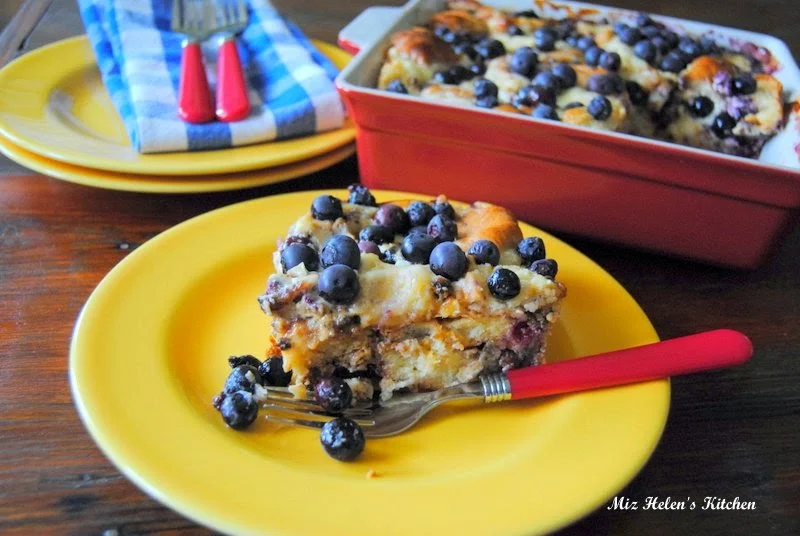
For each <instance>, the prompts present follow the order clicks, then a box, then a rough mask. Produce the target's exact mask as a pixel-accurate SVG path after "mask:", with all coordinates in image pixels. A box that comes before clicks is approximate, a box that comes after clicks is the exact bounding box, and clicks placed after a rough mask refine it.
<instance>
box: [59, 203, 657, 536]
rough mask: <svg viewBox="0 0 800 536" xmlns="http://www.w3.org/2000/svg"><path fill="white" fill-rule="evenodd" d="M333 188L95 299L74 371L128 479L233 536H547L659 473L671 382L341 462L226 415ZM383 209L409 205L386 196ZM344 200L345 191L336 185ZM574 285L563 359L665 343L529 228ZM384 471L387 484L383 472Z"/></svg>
mask: <svg viewBox="0 0 800 536" xmlns="http://www.w3.org/2000/svg"><path fill="white" fill-rule="evenodd" d="M318 193H319V192H301V193H294V194H288V195H282V196H275V197H267V198H262V199H256V200H253V201H248V202H244V203H240V204H237V205H232V206H229V207H225V208H222V209H219V210H216V211H213V212H210V213H208V214H204V215H202V216H199V217H197V218H194V219H192V220H190V221H187V222H185V223H183V224H181V225H178V226H176V227H175V228H173V229H171V230H169V231H167V232H164V233H162V234H161V235H159V236H157V237H156V238H154V239H152V240H151V241H149V242H148V243H146V244H144V245H143V246H141V247H140V248H139V249H138V250H137V251H134V252H133V253H132V254H131V255H129V256H128V257H127V258H126V259H125V260H123V261H122V262H121V263H120V264H119V265H118V266H116V267H115V268H114V269H113V270H112V271H111V272H110V273H109V274H108V275H107V276H106V277H105V278H104V279H103V281H102V282H101V283H100V285H99V286H98V287H97V289H96V290H95V291H94V292H93V294H92V295H91V297H90V298H89V300H88V302H87V303H86V305H85V307H84V309H83V311H82V313H81V315H80V317H79V319H78V322H77V324H76V326H75V332H74V336H73V339H72V345H71V349H70V378H71V383H72V391H73V395H74V398H75V402H76V405H77V407H78V411H79V412H80V414H81V417H82V418H83V420H84V423H85V424H86V426H87V428H88V430H89V432H90V433H91V434H92V436H93V437H94V439H95V441H97V443H98V445H99V446H100V447H101V449H102V450H103V451H104V452H105V453H106V455H107V456H108V457H109V458H110V459H111V460H112V461H113V462H114V463H115V464H116V465H117V466H118V467H119V469H120V470H121V471H122V472H123V473H124V474H125V475H127V476H128V477H129V478H130V479H131V480H133V481H134V482H135V483H136V484H137V485H138V486H140V487H141V488H142V489H144V490H145V491H146V492H147V493H149V494H150V495H152V496H153V497H155V498H156V499H158V500H159V501H161V502H163V503H165V504H166V505H168V506H170V507H172V508H174V509H175V510H177V511H179V512H181V513H182V514H184V515H185V516H187V517H189V518H191V519H194V520H195V521H198V522H200V523H203V524H205V525H208V526H210V527H213V528H214V529H217V530H220V531H223V532H225V533H230V534H326V535H338V534H343V535H351V534H368V533H375V534H385V535H395V534H396V535H402V536H408V535H409V534H459V535H473V534H491V535H502V534H526V535H529V534H534V533H542V532H547V531H551V530H554V529H556V528H558V527H562V526H564V525H566V524H567V523H569V522H571V521H574V520H575V519H577V518H579V517H581V516H583V515H584V514H587V513H589V512H590V511H592V510H594V509H595V508H597V507H599V506H600V505H602V504H603V503H604V502H605V501H607V500H608V499H609V498H610V497H611V496H612V495H614V494H615V493H616V492H618V491H619V490H620V489H622V488H623V486H625V484H627V483H628V482H629V481H630V480H631V479H632V478H633V476H634V475H635V474H636V473H637V471H638V470H639V469H640V468H641V467H642V466H643V465H644V463H645V462H646V461H647V459H648V457H649V456H650V454H651V453H652V451H653V449H654V448H655V446H656V444H657V442H658V440H659V437H660V436H661V433H662V430H663V428H664V424H665V422H666V418H667V413H668V409H669V397H670V388H669V382H668V380H660V381H655V382H649V383H643V384H637V385H630V386H625V387H618V388H613V389H605V390H600V391H595V392H586V393H581V394H575V395H570V396H561V397H552V398H549V399H546V400H540V401H519V402H508V403H504V404H496V405H491V406H485V407H480V408H474V409H470V410H465V409H463V408H456V407H452V406H451V407H445V408H441V409H440V410H437V411H436V412H435V414H433V415H431V416H430V418H426V419H425V420H423V422H422V423H420V424H419V425H417V426H416V427H415V428H413V429H412V430H411V431H409V432H407V433H405V434H403V435H401V436H398V437H393V438H387V439H376V440H371V441H369V442H368V443H367V447H366V450H365V451H364V454H363V455H362V457H361V458H359V459H358V460H357V461H355V462H352V463H341V462H337V461H335V460H333V459H331V458H329V457H328V456H327V455H326V454H325V453H324V451H323V450H322V447H321V446H320V444H319V438H318V434H317V433H316V432H315V431H313V430H308V429H299V428H291V427H280V426H278V425H276V424H274V423H268V422H266V421H264V420H262V419H259V420H258V421H256V423H255V424H254V425H253V427H251V429H249V430H248V431H245V432H235V431H233V430H230V429H228V428H227V427H226V426H225V425H224V423H223V422H222V420H221V419H220V416H219V414H218V413H217V412H216V411H215V410H214V409H213V408H212V407H211V398H212V396H213V395H214V394H215V393H217V392H219V390H220V389H221V388H222V385H223V383H224V380H225V377H226V375H227V372H228V370H229V369H228V365H227V362H226V358H227V356H229V355H234V354H245V353H252V354H255V355H263V350H264V348H265V346H266V344H267V339H268V327H267V326H268V320H267V319H266V318H265V317H264V315H263V314H262V313H261V311H260V309H259V307H258V304H257V303H256V296H257V295H258V294H260V293H261V292H262V291H263V290H264V286H265V280H266V276H267V274H268V273H269V272H270V271H271V262H270V260H271V254H272V252H273V251H274V245H275V241H276V239H277V238H278V237H279V236H281V235H282V233H284V232H285V230H286V229H287V227H288V226H289V225H290V224H291V223H292V222H293V221H294V220H295V219H296V218H297V217H298V216H299V215H300V214H301V213H302V212H304V211H306V210H308V207H309V206H310V203H311V200H312V199H313V198H314V197H315V195H317V194H318ZM375 194H376V197H377V198H378V199H379V200H389V199H409V198H413V197H419V196H415V195H414V194H409V193H400V192H375ZM333 195H337V196H339V197H343V196H344V195H345V193H344V192H343V191H338V192H333ZM523 231H524V232H525V234H528V235H530V234H532V233H536V234H538V235H540V236H542V237H543V238H544V239H545V241H546V243H547V248H548V252H549V255H551V256H552V257H554V258H556V259H558V261H559V266H560V271H559V278H560V279H561V280H562V281H564V283H565V284H566V285H567V287H568V296H567V298H566V300H565V304H564V309H563V315H562V318H561V321H560V323H559V324H558V327H557V328H556V329H555V331H554V332H553V335H552V339H551V345H550V351H549V355H550V356H551V357H555V356H558V357H559V358H569V357H573V356H579V355H585V354H591V353H596V352H601V351H607V350H611V349H615V348H622V347H628V346H634V345H639V344H645V343H650V342H654V341H656V340H657V336H656V333H655V331H654V330H653V327H652V325H651V324H650V322H649V320H648V319H647V316H646V315H645V314H644V312H643V311H642V310H641V309H640V308H639V306H638V305H637V304H636V302H635V301H634V300H633V298H632V297H631V296H630V295H629V294H628V293H627V292H626V291H625V289H623V288H622V286H620V284H619V283H617V282H616V281H615V280H614V279H613V278H612V277H611V276H610V275H609V274H608V273H606V272H604V271H603V270H602V269H601V268H600V267H599V266H598V265H596V264H595V263H594V262H592V261H591V260H589V259H588V258H587V257H585V256H583V255H582V254H581V253H580V252H578V251H576V250H575V249H573V248H571V247H570V246H568V245H566V244H564V243H563V242H561V241H559V240H557V239H556V238H554V237H552V236H549V235H547V234H545V233H543V232H541V231H538V230H536V229H534V228H532V227H530V226H528V225H524V226H523ZM369 469H373V470H375V471H376V472H377V475H378V476H377V478H373V479H367V478H366V477H365V475H366V474H367V471H368V470H369Z"/></svg>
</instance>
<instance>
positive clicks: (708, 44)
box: [700, 36, 719, 54]
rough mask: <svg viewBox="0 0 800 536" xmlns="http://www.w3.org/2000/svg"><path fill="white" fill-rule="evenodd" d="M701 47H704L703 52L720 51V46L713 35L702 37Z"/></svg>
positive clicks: (713, 52) (712, 52)
mask: <svg viewBox="0 0 800 536" xmlns="http://www.w3.org/2000/svg"><path fill="white" fill-rule="evenodd" d="M700 47H701V48H702V49H703V54H715V53H716V52H719V46H718V45H717V42H716V41H714V38H713V37H709V36H704V37H701V38H700Z"/></svg>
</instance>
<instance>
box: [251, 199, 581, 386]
mask: <svg viewBox="0 0 800 536" xmlns="http://www.w3.org/2000/svg"><path fill="white" fill-rule="evenodd" d="M273 262H274V265H275V274H274V275H272V276H270V277H269V279H268V282H267V288H266V291H265V292H264V294H263V295H261V296H260V297H259V302H260V304H261V307H262V309H263V310H264V312H265V313H267V314H268V315H270V316H271V318H272V334H273V337H274V339H275V341H276V342H277V344H278V346H279V347H280V350H281V351H282V354H283V360H284V361H283V364H284V368H285V369H286V370H287V371H289V370H291V372H292V382H293V385H292V386H291V387H290V388H291V389H292V391H293V392H294V393H295V394H296V395H298V396H304V394H305V393H306V392H308V391H309V390H311V389H313V388H314V385H315V383H317V382H318V381H319V380H320V379H321V378H328V377H331V376H334V377H336V376H338V377H340V378H345V379H346V381H347V383H349V384H350V387H351V389H352V391H353V393H354V396H355V397H357V398H360V399H370V398H372V397H378V396H380V397H381V398H383V399H387V398H389V397H391V396H392V394H393V393H394V392H397V391H411V392H419V391H430V390H435V389H439V388H442V387H445V386H449V385H453V384H456V383H460V382H467V381H471V380H473V379H475V378H476V377H477V376H478V375H479V374H481V373H482V372H489V371H500V370H509V369H512V368H517V367H524V366H530V365H535V364H538V363H540V362H541V361H542V356H543V354H544V350H545V345H546V338H547V334H548V331H549V329H550V326H551V325H552V323H553V322H555V321H556V319H557V317H558V307H559V303H560V301H561V299H562V298H563V297H564V295H565V293H566V290H565V287H564V285H563V284H562V283H561V282H559V281H556V274H557V271H558V264H557V262H556V261H555V260H554V259H551V258H548V257H547V255H546V251H545V244H544V242H543V241H542V239H541V238H538V237H528V238H523V236H522V233H521V231H520V228H519V225H518V223H517V220H516V219H515V218H514V216H513V215H512V214H511V213H509V212H508V211H507V210H505V209H504V208H501V207H498V206H495V205H491V204H487V203H480V202H478V203H474V204H472V205H471V206H455V205H452V204H450V203H449V202H448V201H447V199H446V198H445V197H444V196H440V197H438V198H437V199H435V200H430V199H428V200H415V201H402V202H401V201H397V202H394V203H387V204H382V205H380V206H378V205H377V203H376V202H375V198H374V197H373V196H372V194H371V193H370V192H369V190H367V189H366V188H365V187H363V186H359V185H355V186H351V187H350V194H349V198H348V200H347V201H346V202H342V200H340V199H337V198H335V197H332V196H329V195H322V196H320V197H317V198H316V199H315V200H314V201H313V203H312V205H311V206H310V207H309V211H308V212H307V213H305V214H303V215H302V216H301V217H300V218H299V219H298V220H297V221H296V222H295V223H294V224H293V225H292V226H291V228H290V229H289V231H288V234H287V235H286V238H285V239H283V240H281V241H280V243H279V244H278V249H277V251H276V252H275V255H274V259H273Z"/></svg>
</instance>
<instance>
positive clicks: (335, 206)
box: [311, 195, 344, 221]
mask: <svg viewBox="0 0 800 536" xmlns="http://www.w3.org/2000/svg"><path fill="white" fill-rule="evenodd" d="M343 215H344V212H342V202H341V201H339V200H338V199H336V198H335V197H333V196H332V195H321V196H319V197H317V198H316V199H314V201H312V202H311V217H312V218H314V219H315V220H327V221H333V220H335V219H337V218H341V217H342V216H343Z"/></svg>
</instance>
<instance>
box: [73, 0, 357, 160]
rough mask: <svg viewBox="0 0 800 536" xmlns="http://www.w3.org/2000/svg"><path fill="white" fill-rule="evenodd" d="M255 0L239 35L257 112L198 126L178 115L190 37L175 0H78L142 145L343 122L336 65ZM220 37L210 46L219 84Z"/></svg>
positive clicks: (198, 143) (194, 144) (106, 74)
mask: <svg viewBox="0 0 800 536" xmlns="http://www.w3.org/2000/svg"><path fill="white" fill-rule="evenodd" d="M248 4H249V5H248V10H249V18H248V22H249V24H248V25H247V28H245V30H244V31H243V32H242V33H241V34H240V35H239V39H238V40H237V42H238V45H239V55H240V57H241V59H242V66H243V67H244V69H245V80H246V82H247V84H248V88H249V90H250V103H251V108H252V111H251V112H250V116H249V117H248V118H246V119H245V120H242V121H238V122H234V123H222V122H213V123H207V124H202V125H192V124H188V123H184V122H183V121H181V120H180V118H179V117H178V106H177V101H178V83H179V79H180V61H181V43H182V41H183V39H184V36H183V35H182V34H179V33H175V32H173V31H172V30H171V28H170V19H171V14H172V2H171V0H78V6H79V8H80V12H81V17H82V19H83V23H84V26H85V27H86V33H87V34H88V36H89V40H90V41H91V44H92V48H93V49H94V52H95V56H96V57H97V64H98V66H99V67H100V72H101V74H102V77H103V82H104V83H105V86H106V88H107V89H108V92H109V93H110V95H111V98H112V100H113V102H114V106H115V108H116V109H117V111H118V112H119V114H120V116H121V117H122V119H123V121H124V122H125V128H126V130H127V131H128V134H129V136H130V139H131V142H132V144H133V146H134V147H135V148H136V150H138V151H140V152H142V153H157V152H169V151H187V150H188V151H194V150H203V149H221V148H226V147H233V146H238V145H248V144H252V143H259V142H264V141H269V140H277V139H283V138H290V137H295V136H303V135H307V134H312V133H314V132H320V131H324V130H330V129H334V128H339V127H341V126H342V123H343V121H344V115H345V114H344V108H343V106H342V103H341V100H340V99H339V96H338V94H337V92H336V88H335V87H334V85H333V78H334V77H335V76H336V74H337V69H336V67H334V65H333V64H332V63H331V62H330V61H328V59H327V58H325V56H323V55H322V54H321V53H320V52H319V51H317V49H316V48H314V46H313V45H312V44H311V43H310V42H309V41H308V39H307V38H306V37H305V36H304V35H303V34H302V32H300V30H299V29H298V28H297V27H296V26H294V25H293V24H292V23H290V22H289V21H287V20H286V19H284V18H283V17H281V16H280V15H279V14H278V12H277V11H276V10H275V8H274V7H273V6H272V5H271V4H270V3H269V2H268V1H267V0H249V2H248ZM210 41H211V40H210ZM216 44H217V43H216V40H214V42H209V43H208V44H207V46H208V47H209V48H207V49H206V52H207V54H206V60H207V61H206V64H207V66H208V76H209V83H210V84H211V90H212V92H213V91H214V88H215V82H216V77H215V70H216V68H215V65H214V64H213V63H210V62H213V61H214V60H215V59H216V54H215V47H216Z"/></svg>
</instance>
